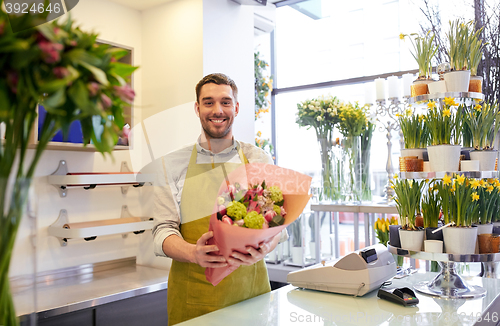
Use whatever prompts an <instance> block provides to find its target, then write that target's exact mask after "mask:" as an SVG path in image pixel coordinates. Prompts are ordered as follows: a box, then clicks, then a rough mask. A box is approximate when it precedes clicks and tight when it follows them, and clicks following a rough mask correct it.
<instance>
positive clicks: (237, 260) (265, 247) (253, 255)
mask: <svg viewBox="0 0 500 326" xmlns="http://www.w3.org/2000/svg"><path fill="white" fill-rule="evenodd" d="M280 236H281V234H280V233H278V234H277V235H276V236H275V237H274V238H273V239H271V240H270V241H268V242H263V243H261V244H260V245H259V248H257V249H255V248H254V247H247V252H248V254H242V253H241V252H238V251H233V253H232V254H231V257H232V258H229V259H228V263H229V264H230V265H235V266H240V265H245V266H250V265H253V264H255V263H256V262H258V261H260V260H261V259H262V258H264V257H265V256H266V255H267V254H268V253H269V252H271V251H273V250H274V248H276V246H277V245H278V242H279V240H280Z"/></svg>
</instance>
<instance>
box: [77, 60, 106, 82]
mask: <svg viewBox="0 0 500 326" xmlns="http://www.w3.org/2000/svg"><path fill="white" fill-rule="evenodd" d="M80 64H81V65H82V66H84V67H85V68H86V69H87V70H88V71H90V72H91V73H92V75H94V78H95V79H96V80H97V81H98V82H99V83H101V84H102V85H104V86H108V85H109V81H108V78H106V74H105V73H104V71H102V70H101V69H99V68H97V67H95V66H93V65H91V64H88V63H86V62H84V61H80Z"/></svg>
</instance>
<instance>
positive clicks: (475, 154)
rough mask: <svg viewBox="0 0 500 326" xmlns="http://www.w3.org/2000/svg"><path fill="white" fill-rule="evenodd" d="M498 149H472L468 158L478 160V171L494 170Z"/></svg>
mask: <svg viewBox="0 0 500 326" xmlns="http://www.w3.org/2000/svg"><path fill="white" fill-rule="evenodd" d="M497 155H498V151H497V150H496V149H495V150H491V151H472V152H470V159H471V160H477V161H479V171H495V162H496V159H497Z"/></svg>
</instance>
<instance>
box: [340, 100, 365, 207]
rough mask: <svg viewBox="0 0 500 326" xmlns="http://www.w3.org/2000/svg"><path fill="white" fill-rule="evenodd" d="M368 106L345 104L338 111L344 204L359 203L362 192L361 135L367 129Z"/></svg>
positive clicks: (355, 103) (356, 103)
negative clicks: (342, 156)
mask: <svg viewBox="0 0 500 326" xmlns="http://www.w3.org/2000/svg"><path fill="white" fill-rule="evenodd" d="M367 109H368V106H367V105H364V106H361V105H359V103H358V102H354V103H345V104H344V106H342V108H341V109H340V114H339V120H340V121H339V130H340V133H341V134H342V136H343V137H344V138H343V140H342V142H343V144H342V148H343V150H344V159H343V162H344V169H343V171H344V173H343V180H342V182H343V184H342V189H343V190H342V199H343V200H344V201H345V202H360V201H361V192H362V190H361V189H362V164H361V137H360V136H361V134H362V133H363V131H364V130H366V128H367V127H368V123H369V120H368V118H367Z"/></svg>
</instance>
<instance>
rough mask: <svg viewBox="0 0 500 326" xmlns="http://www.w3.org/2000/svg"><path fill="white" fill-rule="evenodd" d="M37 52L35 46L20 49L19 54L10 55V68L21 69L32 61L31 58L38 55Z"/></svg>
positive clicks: (33, 58)
mask: <svg viewBox="0 0 500 326" xmlns="http://www.w3.org/2000/svg"><path fill="white" fill-rule="evenodd" d="M38 54H39V52H38V50H37V49H36V48H31V49H29V50H27V51H21V52H20V53H19V54H16V55H14V56H12V58H11V60H10V64H11V66H12V68H14V69H16V70H21V69H23V68H26V67H28V66H29V65H30V64H32V63H33V60H35V58H36V57H37V56H38Z"/></svg>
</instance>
